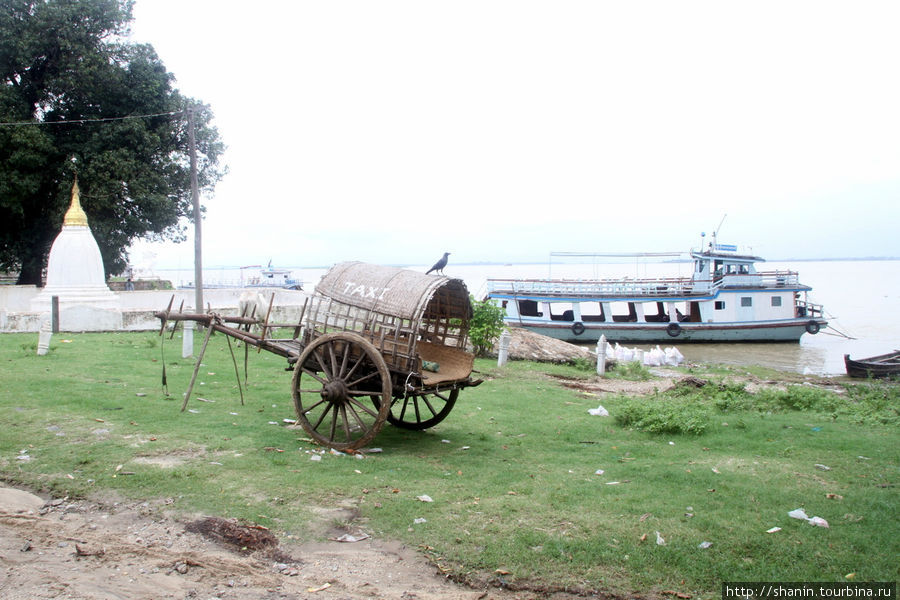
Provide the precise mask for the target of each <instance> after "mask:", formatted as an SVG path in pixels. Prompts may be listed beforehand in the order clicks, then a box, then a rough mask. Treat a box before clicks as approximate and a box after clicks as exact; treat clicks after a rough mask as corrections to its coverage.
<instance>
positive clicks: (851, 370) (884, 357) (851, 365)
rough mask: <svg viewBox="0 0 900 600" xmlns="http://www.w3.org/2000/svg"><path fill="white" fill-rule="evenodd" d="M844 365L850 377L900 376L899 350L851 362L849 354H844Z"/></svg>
mask: <svg viewBox="0 0 900 600" xmlns="http://www.w3.org/2000/svg"><path fill="white" fill-rule="evenodd" d="M844 365H845V366H846V368H847V375H849V376H850V377H891V376H900V350H894V351H893V352H888V353H887V354H879V355H878V356H871V357H869V358H861V359H859V360H852V359H851V358H850V355H849V354H845V355H844Z"/></svg>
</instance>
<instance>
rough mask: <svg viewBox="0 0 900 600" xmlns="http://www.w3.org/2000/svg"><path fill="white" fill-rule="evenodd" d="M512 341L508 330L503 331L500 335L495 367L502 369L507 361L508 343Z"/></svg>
mask: <svg viewBox="0 0 900 600" xmlns="http://www.w3.org/2000/svg"><path fill="white" fill-rule="evenodd" d="M511 341H512V334H510V333H509V330H508V329H504V330H503V333H501V334H500V351H499V352H498V353H497V366H498V367H502V366H503V365H505V364H506V361H507V360H509V343H510V342H511Z"/></svg>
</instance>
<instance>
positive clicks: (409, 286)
mask: <svg viewBox="0 0 900 600" xmlns="http://www.w3.org/2000/svg"><path fill="white" fill-rule="evenodd" d="M316 294H318V295H320V296H325V297H328V298H332V299H334V300H336V301H338V302H341V303H344V304H349V305H351V306H356V307H359V308H362V309H365V310H369V311H372V312H375V313H381V314H386V315H391V316H393V317H398V318H401V319H411V320H413V321H419V320H420V319H422V318H423V317H425V318H431V319H433V318H444V319H461V320H462V321H464V322H467V321H468V320H469V319H470V318H471V316H472V306H471V304H470V303H469V292H468V290H467V289H466V285H465V284H464V283H463V282H462V280H461V279H451V278H450V277H443V276H437V275H425V274H424V273H419V272H417V271H410V270H408V269H400V268H397V267H384V266H381V265H373V264H368V263H363V262H343V263H338V264H337V265H335V266H333V267H332V268H331V269H330V270H329V271H328V272H327V273H326V274H325V275H324V276H323V277H322V279H321V280H320V281H319V284H318V285H317V286H316ZM432 300H434V302H432Z"/></svg>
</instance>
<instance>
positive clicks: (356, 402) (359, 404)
mask: <svg viewBox="0 0 900 600" xmlns="http://www.w3.org/2000/svg"><path fill="white" fill-rule="evenodd" d="M366 395H367V396H370V397H371V395H370V394H368V393H367V394H366ZM354 407H356V408H358V409H359V410H361V411H363V412H365V413H366V414H368V415H369V416H370V417H372V418H378V410H376V409H374V408H369V407H368V406H366V405H365V404H363V403H362V402H360V401H359V400H357V399H356V398H350V410H352V411H353V412H354V413H355V412H356V408H354ZM373 407H374V404H373ZM360 424H362V421H361V420H360Z"/></svg>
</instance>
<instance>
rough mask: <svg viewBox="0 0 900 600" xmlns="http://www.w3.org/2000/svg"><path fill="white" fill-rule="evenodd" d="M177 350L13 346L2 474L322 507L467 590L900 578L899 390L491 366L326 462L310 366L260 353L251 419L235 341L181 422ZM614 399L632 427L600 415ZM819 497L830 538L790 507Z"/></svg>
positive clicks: (219, 502) (185, 376)
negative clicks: (574, 383) (424, 418)
mask: <svg viewBox="0 0 900 600" xmlns="http://www.w3.org/2000/svg"><path fill="white" fill-rule="evenodd" d="M160 340H161V338H159V337H158V336H156V335H155V334H152V333H107V334H57V335H55V336H54V337H53V340H52V343H51V352H50V353H49V354H48V355H47V356H42V357H39V356H36V353H35V349H36V344H37V335H36V334H21V335H20V334H5V335H2V336H0V361H2V362H3V365H4V375H3V386H2V390H3V391H2V393H0V394H2V395H0V411H2V414H3V425H4V427H3V429H4V433H3V435H2V436H0V473H2V475H0V476H2V478H3V479H5V480H7V481H10V482H14V483H19V484H24V485H28V486H31V487H33V488H35V489H41V490H49V491H51V492H53V493H54V494H58V495H65V494H69V495H84V496H88V495H90V494H92V493H95V492H105V493H109V492H115V493H117V494H120V495H122V496H125V497H129V498H147V499H150V498H172V499H173V500H174V502H173V503H172V504H171V507H172V508H174V509H175V510H179V511H182V512H184V513H204V514H209V515H216V516H222V517H237V518H243V519H248V520H251V521H254V522H258V523H261V524H263V525H265V526H267V527H270V528H272V529H273V530H274V531H276V532H278V533H279V534H280V535H283V536H288V535H289V536H291V537H292V539H307V538H310V537H314V536H315V535H316V532H318V531H321V527H320V526H319V525H320V524H321V521H322V519H323V516H324V518H328V519H334V520H336V521H337V522H336V523H334V524H337V525H340V524H342V523H344V522H350V521H352V522H353V524H354V525H356V526H361V527H364V528H365V529H366V530H368V531H369V532H370V533H372V534H373V535H375V536H378V537H383V538H392V539H399V540H403V541H404V542H407V543H409V544H411V545H414V546H420V547H422V548H423V551H425V552H427V553H428V554H429V555H430V556H431V557H432V559H433V560H434V562H435V563H436V564H438V565H440V566H441V567H442V568H444V569H447V570H448V571H449V572H450V573H451V574H452V575H453V576H454V577H455V578H457V579H459V580H473V581H474V580H485V579H496V580H499V581H501V582H503V583H507V584H509V585H511V586H517V585H518V586H527V587H530V588H531V589H536V590H541V589H543V590H553V589H562V588H569V589H576V590H603V591H609V592H617V593H623V592H624V593H630V592H640V593H652V592H657V593H658V592H662V591H666V590H677V591H679V592H683V593H687V594H692V595H693V596H694V597H695V598H696V597H701V598H713V597H719V590H720V585H721V582H722V581H782V582H786V581H844V580H845V577H847V576H850V577H852V578H853V580H854V581H886V580H897V579H900V577H898V574H900V567H898V565H900V562H898V556H900V541H898V539H900V525H898V514H900V510H898V509H900V494H898V490H897V487H896V486H897V480H898V474H900V443H898V442H900V436H898V418H897V414H898V407H900V400H898V399H900V393H898V386H897V385H896V384H879V385H869V384H863V385H862V386H859V387H856V388H854V391H853V392H852V393H844V394H841V395H837V394H834V393H831V392H826V391H822V390H819V389H814V388H810V387H809V386H794V387H791V388H789V391H787V392H770V393H763V394H760V395H751V394H748V393H747V392H745V391H743V390H742V387H741V386H740V385H734V384H732V385H727V384H726V385H717V383H718V382H721V381H722V380H723V378H727V374H726V375H721V371H718V372H715V373H712V372H710V373H705V372H701V373H694V375H695V377H699V378H704V377H705V378H711V379H712V380H713V381H714V383H713V384H710V385H708V386H706V387H705V388H703V389H701V390H688V389H682V390H681V391H679V392H675V393H667V394H656V395H651V396H648V397H645V398H640V399H629V398H626V397H624V396H620V397H608V396H607V397H603V398H602V399H601V398H600V397H597V396H591V395H587V394H583V393H579V392H578V391H575V390H572V389H569V388H566V387H563V386H561V385H560V383H559V382H558V380H557V378H555V377H550V376H548V375H549V374H551V373H552V374H554V375H556V376H565V377H572V378H584V379H586V380H591V379H593V377H592V375H591V373H589V372H585V371H580V370H578V369H575V368H572V367H562V366H545V365H538V364H535V363H511V364H510V365H508V366H507V367H505V368H504V369H497V368H496V367H495V363H493V362H492V361H477V362H476V368H477V369H479V370H480V371H482V374H481V376H483V377H485V378H486V379H487V381H486V382H485V383H484V384H483V385H481V386H479V387H477V388H472V389H467V390H464V391H463V392H462V393H461V394H460V399H459V402H458V403H457V405H456V407H455V408H454V410H453V412H452V413H451V414H450V416H449V417H448V418H447V419H446V420H445V421H444V422H442V423H440V424H439V425H438V426H437V427H435V428H434V429H431V430H428V431H425V432H411V431H406V430H400V429H396V428H393V427H390V426H386V427H385V428H384V429H383V430H382V431H381V433H380V434H379V436H378V437H377V438H376V439H375V441H374V442H373V447H377V448H379V449H381V450H382V451H381V452H378V453H369V454H366V455H365V457H364V458H362V457H356V456H351V455H334V454H332V453H330V452H325V453H324V454H320V452H321V451H322V450H321V449H320V448H317V447H316V446H313V445H312V444H311V443H310V442H309V441H308V440H307V437H306V435H305V433H304V432H303V430H301V429H295V428H290V427H288V426H287V425H286V424H285V423H284V420H285V419H291V418H293V416H294V414H293V405H292V401H291V397H290V374H289V373H287V372H285V371H284V366H285V363H284V361H283V360H282V359H279V358H278V357H276V356H274V355H270V354H265V353H263V354H257V353H256V352H255V350H251V356H250V387H249V389H247V390H245V392H244V395H245V399H246V405H244V406H242V405H241V403H240V398H239V395H238V389H237V385H236V379H235V373H234V367H233V365H232V362H231V355H230V353H229V350H228V346H227V344H226V341H225V338H224V337H223V336H221V335H217V336H214V337H213V338H212V340H211V342H210V346H209V350H208V351H207V355H206V358H205V359H204V364H203V366H202V368H201V370H200V377H199V379H198V383H197V385H196V386H195V388H194V392H193V396H192V399H191V401H190V404H189V405H188V408H189V409H190V410H191V411H192V412H183V413H182V412H180V408H181V400H182V398H183V396H182V394H183V392H184V391H185V390H186V388H187V384H188V381H189V379H190V375H191V371H192V369H193V362H192V360H190V359H181V358H180V354H181V352H180V350H181V343H180V339H179V336H178V335H176V338H175V339H174V340H171V341H169V340H168V339H166V347H165V361H166V371H167V377H168V385H169V391H170V392H171V396H170V397H166V396H165V395H164V394H163V392H162V387H161V371H162V356H163V353H162V351H161V347H160ZM200 341H201V338H200V336H199V335H198V336H197V339H196V340H195V343H196V344H197V347H198V348H199V344H200ZM236 354H237V356H238V362H239V364H240V363H241V362H242V359H243V348H240V349H236ZM726 373H727V372H726ZM201 398H202V399H203V400H205V401H203V400H201ZM600 403H602V404H603V405H604V406H605V407H606V408H607V409H608V410H609V411H610V413H611V415H612V416H610V417H595V416H590V415H589V414H588V412H587V410H588V409H589V408H594V407H596V406H597V405H598V404H600ZM673 407H674V408H675V409H676V410H671V409H672V408H673ZM649 431H659V432H660V433H650V432H649ZM681 432H700V433H681ZM314 457H315V458H317V459H318V460H315V459H314ZM817 465H821V466H817ZM823 467H825V468H823ZM826 468H827V470H826ZM599 471H602V474H598V472H599ZM613 482H618V483H615V484H614V483H613ZM424 495H427V496H429V497H430V498H431V499H432V500H433V502H423V501H421V500H420V499H418V498H419V497H421V496H424ZM801 507H802V508H803V509H804V510H805V511H806V513H807V514H808V515H809V516H810V517H812V516H820V517H823V518H824V519H826V520H827V521H828V523H829V524H830V527H829V528H827V529H826V528H822V527H814V526H811V525H809V524H807V523H806V522H803V521H799V520H796V519H791V518H789V517H788V512H789V511H791V510H793V509H796V508H801ZM344 524H345V523H344ZM772 527H781V531H778V532H775V533H766V531H767V530H769V529H770V528H772ZM657 531H658V532H659V534H660V536H661V537H662V538H664V539H665V545H658V544H657V543H656V539H657V536H656V532H657ZM702 542H710V543H711V544H712V545H711V546H709V547H708V548H700V547H698V546H699V545H700V544H701V543H702Z"/></svg>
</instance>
